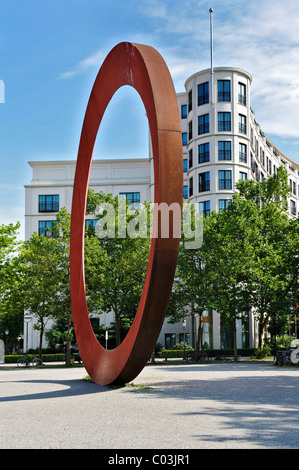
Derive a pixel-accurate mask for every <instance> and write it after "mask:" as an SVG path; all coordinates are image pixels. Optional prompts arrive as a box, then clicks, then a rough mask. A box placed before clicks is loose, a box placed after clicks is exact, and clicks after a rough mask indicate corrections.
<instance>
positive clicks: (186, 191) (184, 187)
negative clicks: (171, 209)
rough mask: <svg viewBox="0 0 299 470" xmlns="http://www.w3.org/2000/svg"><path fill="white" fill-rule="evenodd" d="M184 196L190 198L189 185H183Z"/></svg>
mask: <svg viewBox="0 0 299 470" xmlns="http://www.w3.org/2000/svg"><path fill="white" fill-rule="evenodd" d="M183 198H184V199H188V186H183Z"/></svg>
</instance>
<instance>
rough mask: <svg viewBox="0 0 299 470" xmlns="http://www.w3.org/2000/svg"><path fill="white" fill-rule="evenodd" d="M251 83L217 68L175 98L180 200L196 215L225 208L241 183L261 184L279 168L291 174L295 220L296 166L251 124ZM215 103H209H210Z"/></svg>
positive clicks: (245, 76)
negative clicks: (181, 186)
mask: <svg viewBox="0 0 299 470" xmlns="http://www.w3.org/2000/svg"><path fill="white" fill-rule="evenodd" d="M251 82H252V78H251V75H250V74H249V73H248V72H246V71H245V70H242V69H238V68H232V67H216V68H214V73H213V83H214V87H213V93H211V71H210V69H206V70H203V71H201V72H198V73H195V74H194V75H192V76H191V77H189V78H188V79H187V80H186V83H185V88H186V92H184V93H179V94H178V95H177V97H178V104H179V108H180V112H181V124H182V139H183V148H184V197H185V198H188V199H189V200H190V201H191V202H192V201H194V202H199V203H200V211H201V212H202V213H203V214H204V215H208V214H209V213H210V212H211V211H221V210H223V209H225V208H226V206H227V204H228V201H229V199H230V198H231V196H232V194H233V193H234V191H235V185H236V182H237V181H238V180H239V179H247V178H248V179H252V178H255V179H256V180H258V181H260V180H262V179H263V178H265V177H267V176H268V175H272V174H273V173H274V172H275V171H277V168H278V167H279V166H280V165H285V167H286V168H287V170H288V173H289V184H290V187H291V191H292V197H291V198H290V200H289V210H290V214H292V215H296V211H297V194H298V192H299V190H298V189H299V188H298V169H299V165H298V164H297V163H296V162H294V161H293V160H291V159H290V158H289V157H287V156H286V155H285V154H283V152H281V151H280V150H279V149H278V148H277V147H276V146H275V145H274V144H273V143H272V142H271V141H270V140H269V138H268V137H267V136H266V135H265V134H264V132H263V131H262V129H261V128H260V126H259V124H258V123H257V122H256V121H255V117H254V113H253V111H252V109H251V106H250V86H251ZM212 101H213V102H212Z"/></svg>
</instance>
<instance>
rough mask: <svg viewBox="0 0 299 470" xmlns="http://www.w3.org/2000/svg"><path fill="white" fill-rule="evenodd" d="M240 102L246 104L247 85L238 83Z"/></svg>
mask: <svg viewBox="0 0 299 470" xmlns="http://www.w3.org/2000/svg"><path fill="white" fill-rule="evenodd" d="M238 102H239V104H243V105H244V106H246V85H244V83H240V82H239V83H238Z"/></svg>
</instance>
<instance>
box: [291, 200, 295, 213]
mask: <svg viewBox="0 0 299 470" xmlns="http://www.w3.org/2000/svg"><path fill="white" fill-rule="evenodd" d="M290 211H291V214H293V215H296V203H295V201H292V200H290Z"/></svg>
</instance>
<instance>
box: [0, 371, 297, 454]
mask: <svg viewBox="0 0 299 470" xmlns="http://www.w3.org/2000/svg"><path fill="white" fill-rule="evenodd" d="M86 375H87V373H86V371H85V369H84V367H72V368H41V369H25V370H20V369H17V368H14V367H10V368H9V367H5V366H3V365H2V366H1V367H0V410H1V413H0V436H1V437H0V439H1V440H0V448H1V449H19V448H21V449H24V448H26V449H74V448H77V449H298V448H299V369H298V368H296V367H275V366H274V365H273V364H272V363H271V362H260V363H236V364H235V363H227V362H224V363H207V364H196V365H192V364H171V363H169V364H165V363H164V364H162V363H160V364H156V365H148V366H146V367H145V368H144V369H143V371H142V372H141V374H140V375H139V376H138V377H137V378H136V379H135V380H134V381H133V384H131V385H130V386H125V387H106V386H99V385H96V384H94V383H91V382H88V381H85V380H83V379H84V378H85V377H86Z"/></svg>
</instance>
